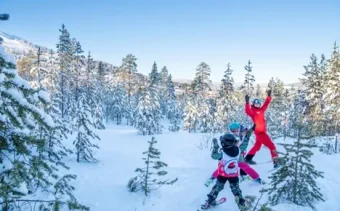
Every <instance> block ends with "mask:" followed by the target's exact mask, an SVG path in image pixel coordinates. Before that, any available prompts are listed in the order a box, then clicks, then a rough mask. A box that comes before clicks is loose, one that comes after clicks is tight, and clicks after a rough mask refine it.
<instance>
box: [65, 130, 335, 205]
mask: <svg viewBox="0 0 340 211" xmlns="http://www.w3.org/2000/svg"><path fill="white" fill-rule="evenodd" d="M98 133H99V134H100V137H101V139H102V140H101V141H100V143H99V144H100V150H99V151H98V152H97V154H96V157H97V158H98V159H99V161H100V162H99V163H98V164H84V163H80V164H79V163H76V162H75V160H70V161H69V163H68V164H69V165H70V167H71V172H73V173H76V174H77V175H78V178H77V180H76V181H75V184H74V185H75V187H76V192H75V194H76V196H77V197H78V199H79V200H80V202H82V203H84V204H86V205H88V206H90V208H91V210H93V211H113V210H117V211H118V210H119V211H175V210H176V211H187V210H188V211H189V210H196V209H197V208H198V207H199V205H200V204H201V203H203V202H204V201H205V199H206V194H208V192H209V191H210V190H211V187H212V185H211V186H210V187H208V188H207V187H205V186H204V183H205V182H206V179H208V178H209V176H210V174H211V173H212V172H213V170H215V168H216V167H217V162H216V161H214V160H212V159H211V158H210V151H209V150H208V149H203V150H202V149H200V148H199V147H198V146H199V145H200V143H201V142H202V141H203V140H205V139H206V138H207V137H209V135H207V134H189V133H188V132H178V133H172V132H164V134H161V135H156V136H155V137H156V139H157V141H158V143H157V144H156V145H155V147H156V148H157V149H159V150H160V152H161V156H160V157H161V160H162V161H164V162H166V163H167V164H168V165H169V166H168V168H167V170H168V173H169V174H168V175H167V177H169V178H170V179H173V178H176V177H178V181H177V182H176V183H175V184H174V185H172V186H163V187H161V188H160V189H158V190H157V191H155V192H152V193H151V196H150V197H149V198H145V196H144V195H143V194H142V193H130V192H128V189H127V187H126V185H127V182H128V181H129V179H130V178H131V177H133V176H135V175H136V173H135V172H134V170H135V169H136V168H137V167H142V166H143V160H142V152H143V151H146V150H147V147H148V144H147V141H148V140H150V139H151V136H140V135H137V131H136V130H135V129H134V128H131V127H128V126H115V125H109V126H108V127H107V129H106V130H101V131H98ZM281 141H283V140H281ZM287 141H289V140H287ZM251 145H252V144H250V146H249V147H251ZM279 149H281V148H280V147H279ZM269 157H270V156H269V151H268V149H267V148H265V147H263V148H262V149H261V151H260V152H259V153H258V155H256V156H255V158H254V159H255V160H256V161H257V162H259V164H258V165H256V166H254V168H255V169H256V170H257V171H258V172H259V174H260V176H261V177H262V178H263V179H265V180H267V182H268V178H267V177H268V176H269V175H270V173H268V171H269V170H270V169H272V163H269V162H267V161H269V160H270V158H269ZM312 161H313V164H314V165H315V166H316V169H318V170H321V171H324V172H325V175H324V176H325V178H323V179H319V180H317V183H318V185H319V187H320V188H321V191H322V193H323V194H324V198H325V200H326V202H324V203H318V204H317V205H316V208H317V210H319V211H339V210H340V205H339V203H338V202H339V201H340V192H339V190H340V178H339V173H338V171H336V170H335V169H339V168H340V157H339V155H324V154H321V153H320V152H318V151H315V155H314V157H313V158H312ZM331 163H332V165H325V164H331ZM240 187H241V190H242V192H243V195H256V196H258V197H259V195H260V194H259V190H260V189H261V188H262V185H259V184H257V183H254V182H253V181H244V182H242V183H241V185H240ZM220 196H225V197H227V202H226V203H225V204H223V205H221V206H220V207H216V208H214V209H213V210H214V211H222V210H228V211H236V210H238V209H237V207H236V204H235V202H234V199H233V196H232V194H231V191H230V189H229V186H228V185H226V186H225V188H224V190H223V191H222V192H221V194H220ZM264 202H266V196H265V197H263V198H262V199H261V201H260V203H264ZM274 209H275V210H276V211H287V210H289V211H308V210H310V209H307V208H305V207H298V206H295V205H289V204H281V205H278V206H276V207H274Z"/></svg>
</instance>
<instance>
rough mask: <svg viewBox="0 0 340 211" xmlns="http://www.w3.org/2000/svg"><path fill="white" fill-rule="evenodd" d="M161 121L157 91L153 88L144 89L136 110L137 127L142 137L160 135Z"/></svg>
mask: <svg viewBox="0 0 340 211" xmlns="http://www.w3.org/2000/svg"><path fill="white" fill-rule="evenodd" d="M161 119H162V113H161V110H160V103H159V96H158V93H157V90H156V89H155V88H153V87H146V88H144V90H143V91H142V93H141V97H140V98H139V103H138V105H137V108H136V110H135V121H136V125H135V127H136V128H137V129H138V130H139V133H140V134H142V135H153V134H160V133H162V125H161V123H160V121H161Z"/></svg>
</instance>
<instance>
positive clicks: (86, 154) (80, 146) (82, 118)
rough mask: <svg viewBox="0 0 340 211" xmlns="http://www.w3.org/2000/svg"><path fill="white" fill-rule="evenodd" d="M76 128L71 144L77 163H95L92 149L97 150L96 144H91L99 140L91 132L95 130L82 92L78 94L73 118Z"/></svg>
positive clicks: (88, 106)
mask: <svg viewBox="0 0 340 211" xmlns="http://www.w3.org/2000/svg"><path fill="white" fill-rule="evenodd" d="M74 122H75V126H76V132H75V133H76V134H77V136H76V137H75V140H74V141H73V144H74V145H75V147H76V150H77V162H80V161H87V162H96V161H97V160H96V159H95V158H94V156H93V150H92V148H97V149H98V148H99V147H98V146H97V145H96V144H94V143H92V142H93V140H95V139H97V140H100V138H99V137H98V135H97V134H95V133H94V132H93V130H94V129H95V126H94V122H93V119H92V114H91V108H90V105H89V104H88V103H87V99H86V94H85V92H84V91H82V92H79V99H78V101H77V113H76V116H75V118H74Z"/></svg>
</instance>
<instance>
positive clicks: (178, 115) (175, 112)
mask: <svg viewBox="0 0 340 211" xmlns="http://www.w3.org/2000/svg"><path fill="white" fill-rule="evenodd" d="M169 116H170V117H169V119H170V125H169V130H170V131H173V132H177V131H179V130H180V129H181V126H180V124H181V122H182V110H181V108H180V106H179V105H178V103H175V102H173V103H171V104H170V106H169Z"/></svg>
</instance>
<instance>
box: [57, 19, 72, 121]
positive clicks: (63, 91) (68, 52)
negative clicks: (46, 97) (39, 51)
mask: <svg viewBox="0 0 340 211" xmlns="http://www.w3.org/2000/svg"><path fill="white" fill-rule="evenodd" d="M59 31H60V33H61V35H60V36H59V42H58V44H57V53H58V66H59V70H58V71H59V72H60V73H59V74H60V84H59V88H60V95H61V101H60V111H61V115H62V117H63V118H67V115H69V110H68V106H67V105H68V104H69V101H70V99H69V97H70V96H72V95H71V94H70V81H69V80H72V77H71V75H70V73H71V64H72V60H73V53H74V52H73V46H72V42H71V38H70V33H69V32H68V31H67V29H66V28H65V25H64V24H63V25H62V26H61V29H60V30H59Z"/></svg>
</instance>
